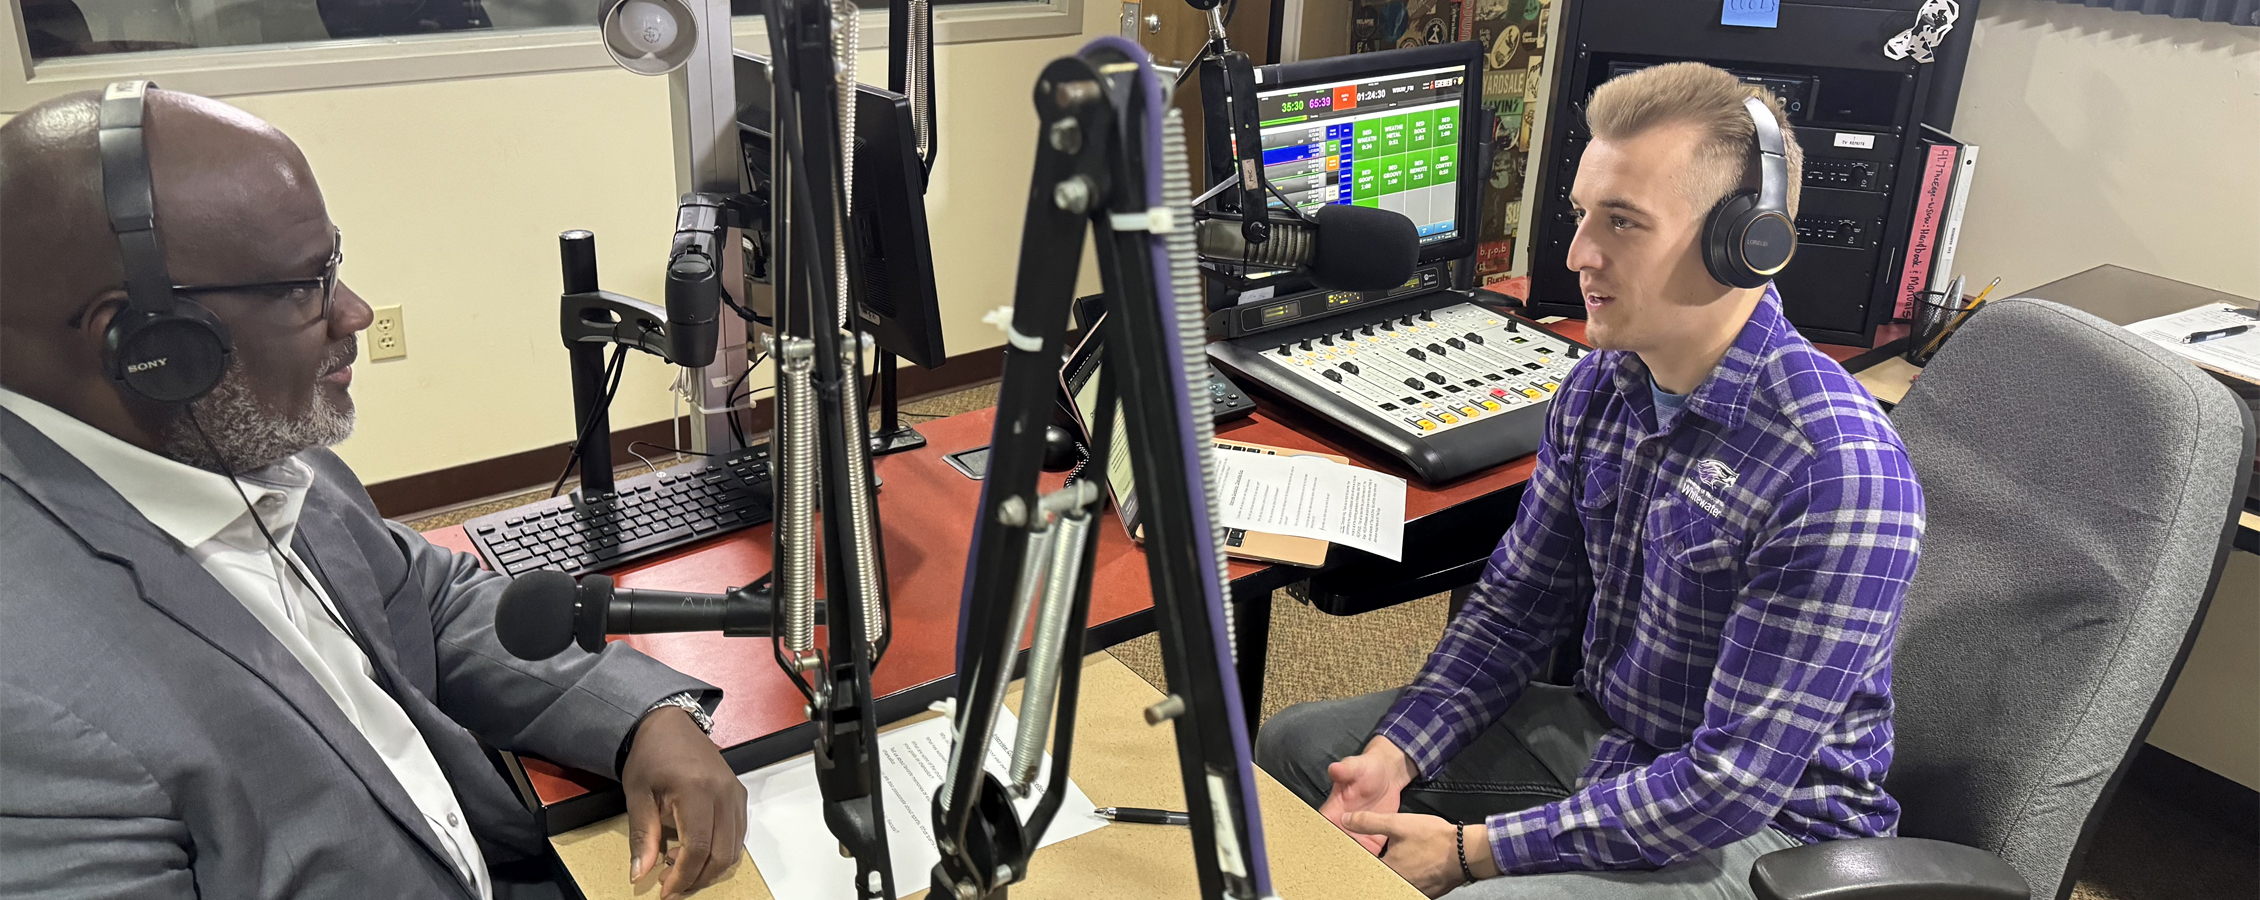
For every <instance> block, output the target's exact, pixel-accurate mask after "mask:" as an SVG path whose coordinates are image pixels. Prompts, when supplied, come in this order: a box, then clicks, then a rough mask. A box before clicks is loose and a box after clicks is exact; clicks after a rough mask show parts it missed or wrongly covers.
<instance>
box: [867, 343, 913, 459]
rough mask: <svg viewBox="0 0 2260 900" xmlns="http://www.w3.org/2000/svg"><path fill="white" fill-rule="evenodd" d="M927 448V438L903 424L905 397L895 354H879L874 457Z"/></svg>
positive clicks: (872, 450) (880, 352) (873, 443)
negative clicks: (897, 379) (900, 388)
mask: <svg viewBox="0 0 2260 900" xmlns="http://www.w3.org/2000/svg"><path fill="white" fill-rule="evenodd" d="M924 446H926V436H925V435H923V434H919V433H918V429H915V428H912V427H910V426H908V425H904V424H902V397H901V393H900V391H898V390H897V387H896V384H895V355H894V354H892V353H889V352H887V351H885V350H880V351H879V428H878V430H876V431H874V432H872V434H871V455H872V456H884V455H886V454H889V453H900V452H902V451H904V450H916V449H918V448H920V447H924Z"/></svg>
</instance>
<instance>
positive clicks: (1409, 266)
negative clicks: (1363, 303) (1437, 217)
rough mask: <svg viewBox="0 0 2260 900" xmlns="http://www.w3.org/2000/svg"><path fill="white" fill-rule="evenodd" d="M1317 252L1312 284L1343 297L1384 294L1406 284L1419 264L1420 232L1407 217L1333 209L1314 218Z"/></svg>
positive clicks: (1336, 206) (1323, 208) (1357, 208)
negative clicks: (1348, 293)
mask: <svg viewBox="0 0 2260 900" xmlns="http://www.w3.org/2000/svg"><path fill="white" fill-rule="evenodd" d="M1312 219H1313V220H1314V221H1316V222H1317V223H1318V229H1317V231H1318V246H1317V247H1316V248H1315V249H1314V251H1313V253H1312V255H1311V261H1310V277H1311V280H1312V281H1314V282H1317V283H1318V286H1320V287H1324V288H1331V289H1334V290H1338V291H1381V290H1388V289H1389V288H1393V287H1396V286H1397V285H1400V284H1404V283H1405V280H1406V279H1408V278H1411V277H1412V272H1413V266H1415V265H1417V264H1418V263H1419V261H1420V229H1418V228H1414V227H1413V223H1412V220H1411V219H1408V218H1405V216H1404V214H1402V213H1398V212H1392V211H1390V210H1386V209H1380V208H1377V207H1372V206H1350V205H1348V204H1340V203H1329V204H1327V205H1325V206H1321V207H1319V208H1318V211H1317V212H1316V213H1314V214H1313V215H1312Z"/></svg>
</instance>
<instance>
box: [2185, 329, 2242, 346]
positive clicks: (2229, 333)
mask: <svg viewBox="0 0 2260 900" xmlns="http://www.w3.org/2000/svg"><path fill="white" fill-rule="evenodd" d="M2251 330H2252V326H2250V325H2231V326H2229V327H2227V328H2215V329H2213V330H2211V331H2198V332H2192V333H2191V334H2190V336H2189V337H2185V338H2182V343H2184V344H2202V343H2204V342H2206V341H2210V340H2213V339H2214V338H2225V337H2236V336H2237V335H2240V334H2243V333H2245V332H2247V331H2251Z"/></svg>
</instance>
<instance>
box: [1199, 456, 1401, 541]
mask: <svg viewBox="0 0 2260 900" xmlns="http://www.w3.org/2000/svg"><path fill="white" fill-rule="evenodd" d="M1216 489H1217V507H1218V517H1219V518H1221V519H1223V520H1224V521H1223V524H1224V527H1226V528H1243V529H1246V530H1248V531H1261V532H1268V533H1271V534H1285V535H1292V536H1295V537H1307V538H1318V539H1319V540H1324V541H1333V542H1334V543H1337V544H1341V545H1343V546H1347V547H1356V548H1357V549H1359V550H1363V551H1365V552H1367V553H1371V554H1374V555H1375V556H1380V557H1384V558H1386V559H1390V560H1393V561H1403V559H1404V555H1405V480H1404V479H1402V478H1398V477H1396V476H1394V475H1388V474H1384V473H1381V472H1376V471H1374V470H1372V469H1364V468H1359V467H1357V466H1352V465H1347V464H1344V463H1338V462H1335V461H1333V460H1331V459H1327V458H1326V457H1323V456H1270V455H1266V454H1261V453H1218V454H1216Z"/></svg>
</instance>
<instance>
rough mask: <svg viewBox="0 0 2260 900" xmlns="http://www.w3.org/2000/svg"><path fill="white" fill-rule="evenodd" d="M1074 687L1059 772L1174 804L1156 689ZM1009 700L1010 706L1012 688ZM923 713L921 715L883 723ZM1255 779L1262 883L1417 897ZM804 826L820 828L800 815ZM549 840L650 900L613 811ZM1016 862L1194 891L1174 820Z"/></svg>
mask: <svg viewBox="0 0 2260 900" xmlns="http://www.w3.org/2000/svg"><path fill="white" fill-rule="evenodd" d="M1082 690H1083V693H1082V701H1081V704H1080V706H1081V708H1080V709H1078V710H1077V715H1076V720H1075V753H1074V756H1073V758H1072V762H1071V764H1072V766H1073V770H1072V772H1071V773H1070V777H1071V778H1073V780H1074V781H1075V783H1076V784H1077V785H1079V786H1081V787H1082V788H1083V792H1084V793H1085V794H1088V795H1089V796H1090V798H1091V802H1092V803H1095V804H1097V805H1100V806H1145V807H1153V808H1158V809H1184V808H1185V805H1184V804H1185V790H1184V784H1183V782H1181V781H1180V780H1179V778H1178V772H1177V755H1176V754H1177V751H1176V740H1175V737H1174V732H1173V731H1172V730H1171V729H1169V728H1167V727H1162V728H1153V727H1148V726H1147V725H1146V723H1145V719H1144V718H1143V716H1142V715H1141V712H1142V711H1143V710H1144V709H1145V708H1146V707H1147V706H1150V705H1152V704H1154V703H1155V702H1158V701H1160V700H1161V693H1160V692H1159V691H1156V690H1154V689H1153V687H1152V686H1150V685H1148V684H1146V682H1145V681H1144V680H1143V679H1140V678H1139V677H1138V676H1137V675H1136V674H1135V673H1133V672H1131V671H1130V670H1129V669H1128V668H1126V667H1124V666H1123V665H1122V664H1121V663H1119V662H1116V661H1115V659H1114V657H1112V656H1108V655H1107V654H1105V653H1094V654H1091V655H1090V656H1089V657H1086V658H1085V659H1084V662H1083V688H1082ZM1009 702H1010V703H1011V705H1012V706H1013V708H1015V709H1018V708H1019V705H1020V698H1019V690H1018V688H1015V689H1014V691H1013V695H1012V697H1011V698H1010V701H1009ZM932 715H933V714H932V713H925V714H922V715H920V716H916V717H913V718H910V719H906V720H904V721H903V722H901V723H898V725H897V726H894V727H900V726H901V725H907V724H911V723H913V722H918V721H922V720H923V719H925V718H930V717H931V716H932ZM1256 779H1257V781H1258V782H1259V785H1258V787H1257V797H1258V800H1259V801H1260V802H1261V804H1262V806H1263V827H1264V837H1265V842H1266V844H1267V845H1268V846H1269V848H1270V851H1271V878H1272V888H1273V890H1274V891H1276V892H1277V893H1278V895H1279V896H1281V897H1283V898H1288V900H1322V898H1329V897H1342V898H1360V900H1363V898H1392V897H1395V898H1405V900H1414V898H1418V897H1420V892H1419V891H1416V890H1414V889H1413V887H1412V886H1411V885H1409V884H1406V883H1405V881H1404V880H1403V879H1401V878H1398V877H1397V874H1396V873H1395V872H1391V871H1389V868H1388V867H1387V866H1385V865H1382V863H1381V861H1380V860H1378V859H1375V858H1374V857H1373V856H1372V855H1371V854H1369V853H1367V852H1365V850H1364V849H1363V848H1361V847H1359V846H1358V845H1357V843H1356V842H1355V841H1352V840H1350V838H1349V836H1348V835H1345V834H1343V833H1342V832H1340V831H1339V830H1336V829H1335V827H1334V826H1333V825H1332V824H1330V823H1328V822H1327V821H1326V820H1325V819H1323V818H1321V817H1319V815H1318V813H1317V812H1316V811H1315V810H1312V809H1311V808H1310V807H1309V806H1306V805H1304V803H1303V802H1302V801H1301V800H1298V799H1296V798H1295V796H1294V795H1293V794H1290V793H1288V792H1287V789H1286V788H1285V787H1282V786H1280V784H1279V782H1277V781H1274V780H1272V778H1271V776H1270V775H1267V774H1264V773H1263V772H1261V771H1259V772H1257V773H1256ZM809 827H812V828H821V827H823V826H822V824H821V823H816V822H811V823H809ZM550 840H551V843H553V844H555V845H556V847H557V853H558V856H560V857H562V858H563V859H564V860H565V866H566V868H568V869H570V870H572V873H573V879H574V880H575V881H576V882H578V883H579V885H580V888H581V892H582V893H583V894H586V895H587V896H588V898H589V900H611V898H653V900H656V898H657V896H658V880H657V878H655V877H646V878H645V880H644V882H643V883H642V884H640V885H630V884H629V883H628V881H627V877H626V876H627V871H628V824H627V818H626V817H625V816H615V817H613V818H610V819H606V820H605V821H602V822H598V823H596V824H594V825H589V826H587V827H585V828H580V829H577V830H574V831H570V832H567V833H565V834H561V835H558V836H557V837H554V838H551V839H550ZM1028 868H1029V873H1028V880H1027V881H1024V882H1021V883H1019V884H1015V885H1013V886H1012V888H1011V893H1012V897H1013V898H1014V900H1043V898H1050V897H1059V898H1068V897H1074V898H1082V897H1091V896H1102V895H1103V896H1116V897H1197V896H1199V894H1200V888H1199V883H1198V881H1197V880H1196V877H1195V875H1194V871H1193V837H1192V832H1191V831H1190V830H1188V829H1185V828H1178V827H1170V826H1161V825H1120V824H1117V825H1109V826H1106V827H1104V828H1100V829H1099V830H1097V831H1093V832H1091V833H1089V834H1085V835H1081V836H1078V837H1074V838H1070V839H1068V840H1065V841H1062V842H1060V843H1058V844H1054V845H1052V846H1049V847H1045V848H1043V849H1041V850H1038V851H1036V855H1035V858H1034V859H1032V860H1031V861H1030V862H1029V867H1028ZM897 888H898V889H899V890H902V891H903V892H904V893H903V895H902V896H904V897H905V898H908V897H919V896H924V895H925V894H926V891H925V890H924V888H923V886H916V885H898V886H897ZM913 888H917V889H916V890H913ZM696 896H697V897H698V898H699V900H768V898H770V897H771V896H772V895H771V894H770V893H769V888H768V886H767V885H765V884H763V883H762V881H761V875H760V873H759V872H756V871H755V870H754V867H753V864H752V863H751V862H750V861H747V862H741V863H739V864H738V868H737V870H736V871H734V872H732V873H731V874H730V877H728V878H727V879H724V880H723V881H721V882H720V883H717V884H715V885H714V886H712V887H709V888H707V889H706V890H704V891H701V892H699V893H698V894H697V895H696Z"/></svg>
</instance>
